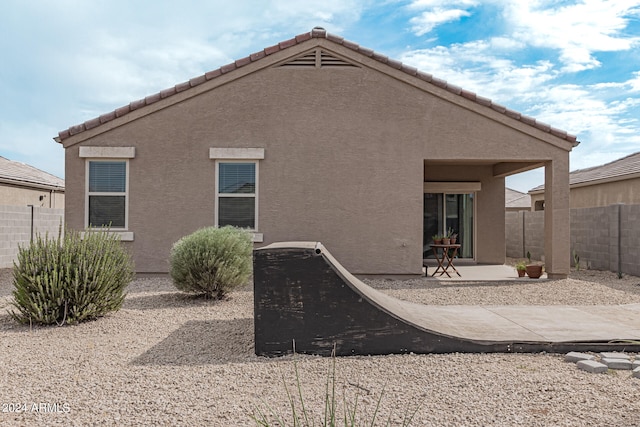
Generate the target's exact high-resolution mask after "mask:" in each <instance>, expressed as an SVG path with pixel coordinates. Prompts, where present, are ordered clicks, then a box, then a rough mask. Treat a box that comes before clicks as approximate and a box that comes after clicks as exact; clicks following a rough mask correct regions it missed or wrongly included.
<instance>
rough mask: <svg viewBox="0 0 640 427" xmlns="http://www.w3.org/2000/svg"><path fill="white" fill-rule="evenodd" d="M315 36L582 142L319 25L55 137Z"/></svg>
mask: <svg viewBox="0 0 640 427" xmlns="http://www.w3.org/2000/svg"><path fill="white" fill-rule="evenodd" d="M312 38H326V39H327V40H329V41H332V42H334V43H337V44H340V45H342V46H344V47H345V48H348V49H351V50H353V51H355V52H358V53H360V54H362V55H365V56H367V57H369V58H373V59H375V60H377V61H379V62H381V63H384V64H387V65H388V66H390V67H392V68H395V69H397V70H400V71H402V72H404V73H407V74H409V75H411V76H414V77H417V78H418V79H420V80H423V81H425V82H428V83H430V84H432V85H434V86H438V87H440V88H443V89H445V90H447V91H449V92H451V93H453V94H456V95H459V96H461V97H463V98H466V99H468V100H471V101H473V102H476V103H478V104H480V105H483V106H485V107H487V108H491V109H493V110H495V111H497V112H499V113H501V114H504V115H506V116H508V117H510V118H512V119H515V120H518V121H520V122H522V123H525V124H527V125H529V126H532V127H535V128H537V129H539V130H541V131H543V132H547V133H550V134H552V135H554V136H556V137H558V138H560V139H564V140H566V141H569V142H570V143H572V144H573V146H576V145H578V144H579V142H577V141H576V136H574V135H570V134H568V133H567V132H566V131H563V130H560V129H556V128H554V127H552V126H550V125H548V124H546V123H542V122H540V121H538V120H536V119H534V118H532V117H529V116H525V115H523V114H521V113H519V112H517V111H514V110H510V109H508V108H506V107H504V106H502V105H499V104H496V103H495V102H492V101H491V100H490V99H488V98H484V97H482V96H479V95H476V94H475V93H474V92H470V91H468V90H465V89H462V88H460V87H458V86H455V85H453V84H450V83H447V82H446V81H445V80H442V79H438V78H436V77H434V76H432V75H431V74H428V73H424V72H422V71H418V70H417V69H416V68H414V67H411V66H408V65H406V64H403V63H402V62H400V61H396V60H394V59H390V58H388V57H387V56H385V55H381V54H379V53H377V52H374V51H373V50H371V49H367V48H364V47H362V46H360V45H358V44H356V43H353V42H351V41H348V40H345V39H344V38H342V37H339V36H335V35H333V34H330V33H327V32H326V31H325V30H324V28H319V27H316V28H314V29H313V30H312V31H310V32H308V33H304V34H300V35H298V36H296V37H294V38H292V39H289V40H285V41H283V42H280V43H278V44H276V45H274V46H271V47H267V48H265V49H263V50H261V51H259V52H256V53H253V54H251V55H249V56H247V57H245V58H242V59H238V60H237V61H234V62H232V63H230V64H227V65H223V66H222V67H220V68H218V69H216V70H213V71H210V72H208V73H205V74H203V75H201V76H199V77H195V78H193V79H191V80H189V81H187V82H184V83H180V84H177V85H176V86H174V87H172V88H169V89H165V90H162V91H160V92H159V93H156V94H154V95H150V96H147V97H145V98H144V99H140V100H138V101H134V102H131V103H130V104H129V105H125V106H123V107H120V108H117V109H115V110H114V111H111V112H110V113H107V114H103V115H101V116H100V117H97V118H94V119H91V120H88V121H86V122H84V123H82V124H79V125H76V126H72V127H70V128H68V129H66V130H63V131H61V132H59V134H58V136H57V137H56V138H54V139H55V140H56V141H57V142H62V141H64V140H65V139H67V138H70V137H72V136H74V135H77V134H79V133H82V132H85V131H87V130H90V129H93V128H96V127H98V126H100V125H102V124H104V123H107V122H110V121H112V120H115V119H117V118H119V117H122V116H125V115H127V114H129V113H131V112H133V111H135V110H139V109H141V108H144V107H145V106H147V105H150V104H154V103H156V102H158V101H160V100H162V99H165V98H168V97H171V96H173V95H176V94H178V93H180V92H184V91H186V90H189V89H191V88H194V87H196V86H199V85H201V84H203V83H205V82H207V81H209V80H212V79H215V78H218V77H220V76H222V75H225V74H227V73H230V72H233V71H234V70H236V69H238V68H241V67H244V66H246V65H248V64H251V63H253V62H255V61H259V60H260V59H262V58H264V57H266V56H268V55H272V54H274V53H276V52H279V51H282V50H285V49H288V48H290V47H292V46H295V45H297V44H300V43H303V42H305V41H307V40H310V39H312Z"/></svg>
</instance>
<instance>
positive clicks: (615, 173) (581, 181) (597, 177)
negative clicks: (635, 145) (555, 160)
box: [529, 152, 640, 194]
mask: <svg viewBox="0 0 640 427" xmlns="http://www.w3.org/2000/svg"><path fill="white" fill-rule="evenodd" d="M637 177H640V152H638V153H634V154H630V155H628V156H626V157H623V158H621V159H618V160H614V161H612V162H610V163H606V164H604V165H600V166H594V167H591V168H587V169H577V170H575V171H573V172H571V173H569V187H584V186H587V185H593V184H598V183H602V182H610V181H622V180H625V179H631V178H637ZM543 191H544V184H542V185H539V186H537V187H535V188H532V189H531V190H529V194H533V193H540V192H543Z"/></svg>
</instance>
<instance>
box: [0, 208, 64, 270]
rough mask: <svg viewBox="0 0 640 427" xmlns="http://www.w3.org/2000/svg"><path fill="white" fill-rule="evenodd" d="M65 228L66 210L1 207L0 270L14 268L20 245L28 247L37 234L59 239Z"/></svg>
mask: <svg viewBox="0 0 640 427" xmlns="http://www.w3.org/2000/svg"><path fill="white" fill-rule="evenodd" d="M61 225H63V226H64V209H50V208H40V207H35V206H34V207H31V206H0V268H10V267H13V261H14V260H16V258H17V254H18V246H19V245H23V246H24V245H28V244H29V242H30V241H31V236H36V234H37V233H40V234H41V235H45V234H46V233H48V234H49V236H52V237H57V236H58V230H59V228H60V226H61Z"/></svg>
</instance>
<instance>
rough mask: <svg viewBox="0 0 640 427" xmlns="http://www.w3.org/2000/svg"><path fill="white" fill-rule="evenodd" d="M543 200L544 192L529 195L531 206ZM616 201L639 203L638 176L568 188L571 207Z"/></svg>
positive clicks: (604, 204)
mask: <svg viewBox="0 0 640 427" xmlns="http://www.w3.org/2000/svg"><path fill="white" fill-rule="evenodd" d="M537 201H544V193H541V194H532V195H531V208H532V209H535V204H536V202H537ZM617 203H624V204H627V205H636V204H640V178H632V179H624V180H619V181H610V182H601V183H594V184H591V185H581V186H573V187H571V189H570V204H571V208H572V209H573V208H575V209H579V208H590V207H596V206H609V205H615V204H617Z"/></svg>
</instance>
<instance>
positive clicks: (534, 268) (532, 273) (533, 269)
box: [526, 264, 542, 279]
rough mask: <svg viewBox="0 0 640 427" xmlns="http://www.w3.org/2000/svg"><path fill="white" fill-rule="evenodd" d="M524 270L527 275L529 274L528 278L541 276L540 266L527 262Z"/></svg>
mask: <svg viewBox="0 0 640 427" xmlns="http://www.w3.org/2000/svg"><path fill="white" fill-rule="evenodd" d="M526 272H527V276H529V277H530V278H532V279H538V278H539V277H540V276H542V266H541V265H534V264H529V265H527V268H526Z"/></svg>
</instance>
